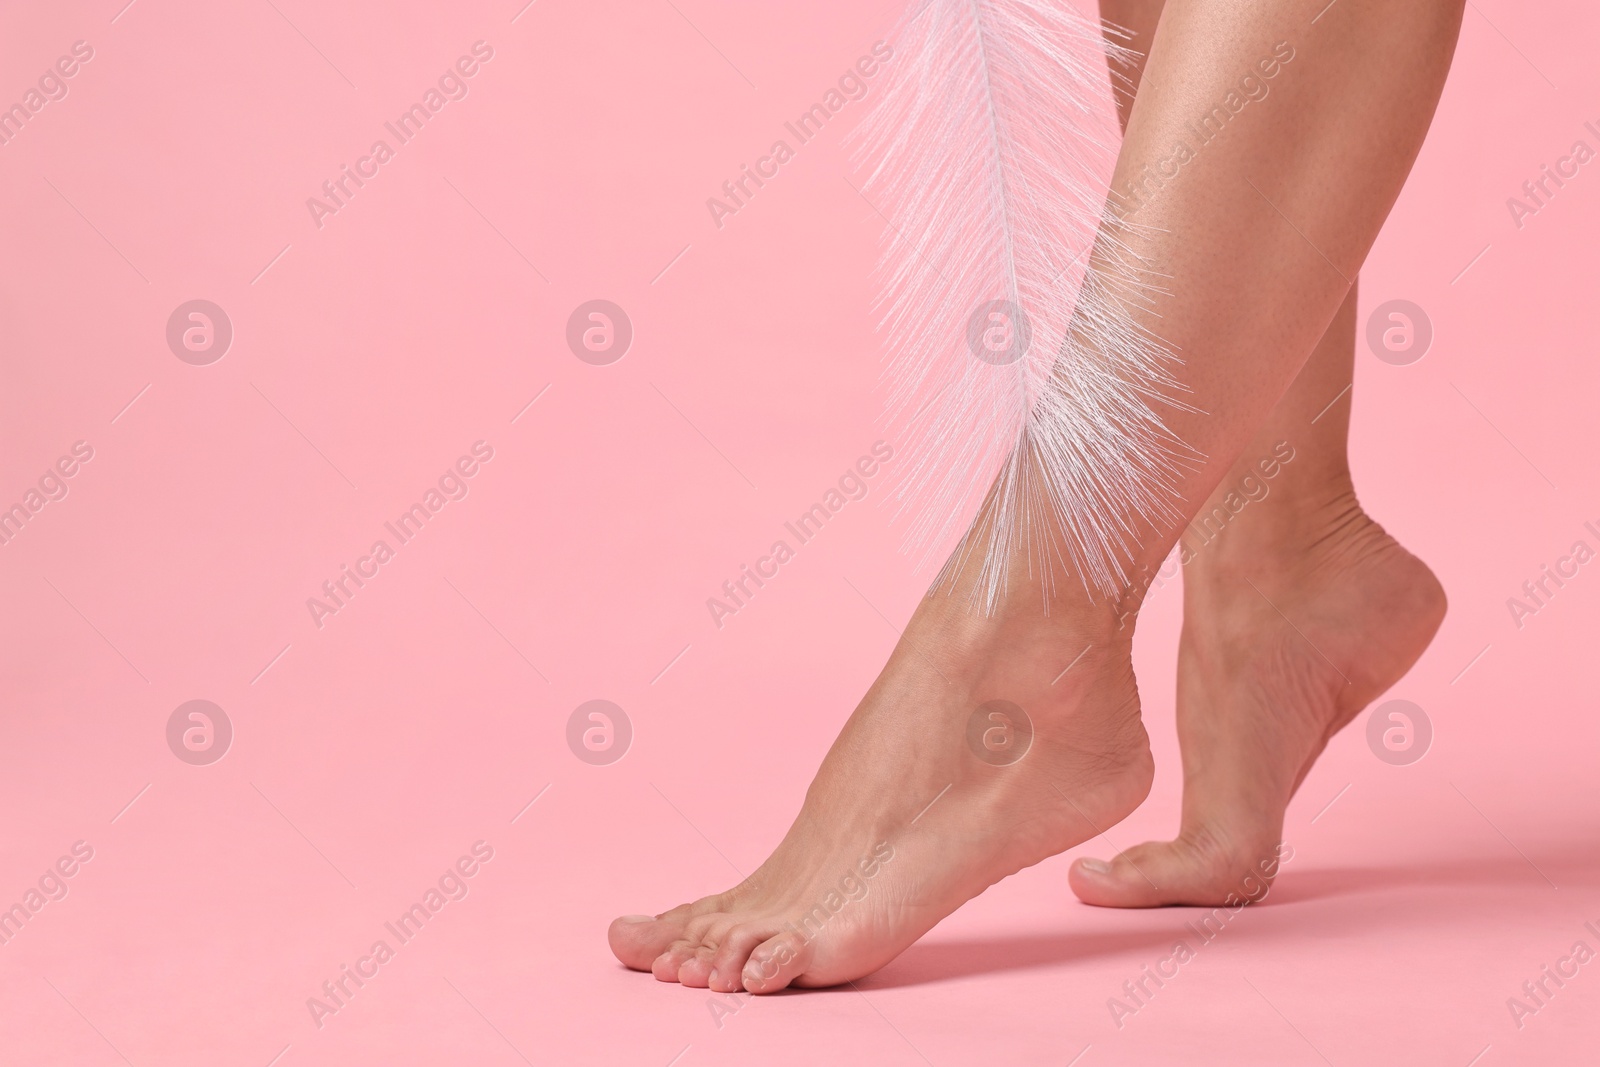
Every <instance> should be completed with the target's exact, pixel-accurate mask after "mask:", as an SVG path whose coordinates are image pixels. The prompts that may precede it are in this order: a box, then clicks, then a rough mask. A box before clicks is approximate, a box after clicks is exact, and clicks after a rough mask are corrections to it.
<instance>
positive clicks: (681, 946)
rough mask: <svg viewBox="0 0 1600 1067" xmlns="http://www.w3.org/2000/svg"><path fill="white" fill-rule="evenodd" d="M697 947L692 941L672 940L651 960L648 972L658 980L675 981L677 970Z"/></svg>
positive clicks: (692, 954) (681, 967) (687, 960)
mask: <svg viewBox="0 0 1600 1067" xmlns="http://www.w3.org/2000/svg"><path fill="white" fill-rule="evenodd" d="M699 947H700V946H699V945H697V944H696V943H695V942H693V941H682V940H680V941H674V942H673V943H672V944H670V945H668V946H667V948H666V951H664V952H662V953H661V955H659V956H657V957H656V958H655V960H654V961H652V962H651V964H650V973H652V974H654V975H655V976H656V981H658V982H676V981H677V980H678V972H679V971H680V970H682V969H683V965H684V964H685V963H687V962H689V960H690V959H692V958H693V957H694V954H695V951H696V950H697V949H698V948H699Z"/></svg>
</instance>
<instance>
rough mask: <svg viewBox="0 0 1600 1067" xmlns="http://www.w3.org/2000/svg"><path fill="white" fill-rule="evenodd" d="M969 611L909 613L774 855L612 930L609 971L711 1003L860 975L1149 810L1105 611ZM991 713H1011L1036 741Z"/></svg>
mask: <svg viewBox="0 0 1600 1067" xmlns="http://www.w3.org/2000/svg"><path fill="white" fill-rule="evenodd" d="M965 605H966V601H965V599H964V597H962V596H960V595H959V594H957V595H954V596H946V595H942V594H935V595H933V596H930V597H929V598H928V599H925V600H924V601H923V602H922V604H921V605H920V606H919V608H918V609H917V611H916V613H915V614H914V615H913V617H912V619H911V622H910V623H909V625H908V626H907V627H906V630H905V634H904V636H903V637H902V639H901V641H900V643H899V645H898V646H896V648H895V651H894V653H893V654H892V655H891V656H890V659H889V662H888V664H887V665H886V666H885V667H884V669H883V672H882V674H880V675H879V676H878V679H877V681H876V682H875V683H874V684H873V686H872V688H871V690H870V691H869V692H868V693H867V695H866V697H865V698H864V699H863V700H862V702H861V704H860V706H859V707H857V708H856V710H855V713H854V714H853V715H851V716H850V719H849V721H848V722H847V723H846V724H845V727H844V731H843V732H842V733H841V734H840V735H839V738H838V740H836V741H835V742H834V744H833V748H832V749H831V750H830V751H829V752H828V755H827V758H826V759H825V760H824V761H823V764H822V767H821V769H820V770H819V771H818V772H817V777H816V780H815V781H813V782H812V784H811V788H810V789H809V790H808V791H807V793H806V799H805V803H804V806H803V807H802V808H801V811H800V815H799V817H798V818H797V819H796V820H795V822H794V825H793V826H792V827H790V829H789V832H788V834H787V835H785V837H784V839H783V841H782V843H781V844H779V846H778V848H777V851H775V852H774V853H773V854H772V855H771V857H769V858H768V859H767V861H766V862H765V863H763V864H762V865H761V867H760V868H759V869H758V870H757V871H756V872H755V873H754V874H752V875H751V876H750V877H749V878H747V879H745V881H743V882H742V883H740V884H739V885H737V886H735V887H734V888H732V889H730V890H728V891H727V892H725V893H718V894H716V895H713V896H708V897H704V898H702V899H700V900H698V901H696V902H694V903H693V904H684V905H681V906H680V907H676V908H673V909H672V910H671V911H668V912H665V913H663V914H661V915H655V916H628V917H624V918H621V919H618V920H616V921H615V922H613V923H612V924H611V929H610V932H609V936H610V942H611V950H612V951H613V952H614V953H615V954H616V956H617V958H618V959H619V960H621V961H622V962H623V963H624V964H626V965H627V966H629V967H632V968H634V969H635V970H641V971H642V970H649V971H653V972H654V973H655V976H656V977H657V978H658V979H660V980H661V981H665V982H674V981H675V982H681V983H683V984H684V985H686V986H698V987H709V988H711V989H714V990H717V991H719V992H735V991H738V990H746V991H749V992H752V993H772V992H776V991H778V990H780V989H783V988H784V987H786V986H789V985H795V986H826V985H834V984H837V983H840V982H845V981H849V980H852V979H855V978H860V977H862V976H863V975H866V974H869V973H871V972H872V971H874V970H876V969H878V968H879V967H882V966H883V965H884V964H886V963H888V962H889V961H890V960H892V959H894V957H895V956H897V955H899V954H900V952H901V951H903V950H904V949H905V948H906V947H907V946H908V945H910V944H911V943H912V942H914V941H916V940H917V938H919V937H921V936H922V935H923V934H924V933H926V932H927V931H928V930H929V929H931V928H932V927H933V926H934V924H936V923H937V922H939V920H940V919H943V918H944V917H945V916H946V915H948V914H950V913H951V912H952V911H954V910H955V909H956V908H958V907H960V906H961V904H962V903H964V902H965V901H967V900H969V899H971V898H972V897H974V896H976V895H978V894H979V893H981V892H983V891H984V889H986V888H988V887H989V886H990V885H992V884H994V883H995V882H997V881H999V880H1000V879H1002V878H1004V877H1006V876H1007V875H1010V874H1013V873H1015V872H1017V871H1019V870H1021V869H1022V868H1024V867H1028V866H1031V865H1032V864H1035V863H1038V862H1039V861H1040V860H1043V859H1045V858H1047V857H1049V856H1052V855H1055V854H1056V853H1059V852H1062V851H1064V850H1066V849H1068V848H1071V847H1073V846H1074V845H1077V844H1080V843H1081V842H1083V841H1085V840H1087V839H1088V838H1089V837H1091V836H1093V835H1094V834H1095V833H1096V832H1097V831H1096V827H1101V828H1103V827H1106V826H1109V825H1111V824H1112V823H1115V822H1117V821H1119V820H1120V819H1122V818H1123V817H1125V816H1126V815H1127V814H1128V813H1129V812H1131V811H1132V810H1133V809H1134V808H1135V807H1137V806H1138V805H1139V803H1140V802H1141V801H1143V799H1144V797H1145V795H1146V793H1148V791H1149V789H1150V781H1151V777H1152V773H1153V764H1152V763H1151V759H1150V750H1149V743H1148V739H1147V737H1146V735H1145V731H1144V726H1143V724H1142V723H1141V722H1140V720H1139V701H1138V691H1137V689H1136V687H1135V685H1134V679H1133V672H1132V665H1131V660H1130V655H1129V652H1130V647H1129V643H1128V635H1127V634H1119V633H1118V631H1117V625H1116V615H1115V611H1114V610H1113V609H1112V608H1110V607H1107V606H1102V607H1100V608H1097V609H1091V608H1087V607H1083V608H1080V609H1078V610H1072V609H1070V608H1068V607H1064V606H1062V605H1059V604H1058V605H1052V607H1051V610H1050V613H1049V614H1048V615H1047V614H1046V613H1045V612H1044V610H1043V608H1044V603H1043V597H1042V595H1041V594H1040V593H1039V592H1038V591H1037V590H1017V591H1014V592H1013V593H1012V595H1011V596H1010V597H1008V598H1007V601H1006V605H1005V606H1004V607H1003V608H1002V610H1001V612H1000V613H999V614H998V615H995V616H992V617H982V616H980V615H978V614H976V613H973V612H970V611H968V610H967V608H966V606H965ZM1085 650H1087V651H1085ZM1080 653H1081V658H1079V657H1080ZM1074 659H1076V662H1075V663H1074V662H1073V661H1074ZM1069 665H1070V666H1071V669H1070V670H1066V671H1065V673H1064V674H1063V670H1064V669H1065V668H1067V667H1068V666H1069ZM995 701H1006V702H1009V703H1010V704H1011V705H1014V706H1016V707H1020V708H1021V709H1023V711H1024V712H1025V715H1026V719H1027V721H1029V722H1031V728H1032V737H1031V742H1029V741H1028V740H1027V736H1028V732H1027V727H1026V725H1025V724H1024V722H1023V719H1022V717H1021V716H1018V715H1017V714H1016V711H1015V708H1011V707H1006V706H1004V705H996V704H992V703H991V702H995ZM980 708H982V711H981V712H980ZM975 712H979V714H978V715H977V720H978V722H977V725H976V727H972V720H973V719H974V713H975ZM993 714H999V715H1001V716H1002V718H994V717H993ZM969 735H970V736H971V737H972V740H971V741H970V742H969ZM1024 749H1025V751H1024ZM1019 753H1021V756H1020V758H1015V757H1017V755H1018V754H1019ZM1012 759H1015V762H1007V761H1008V760H1012Z"/></svg>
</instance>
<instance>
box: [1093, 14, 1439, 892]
mask: <svg viewBox="0 0 1600 1067" xmlns="http://www.w3.org/2000/svg"><path fill="white" fill-rule="evenodd" d="M1164 3H1165V0H1102V3H1101V5H1100V11H1101V14H1102V16H1103V17H1104V18H1105V20H1106V21H1107V22H1109V23H1112V24H1114V25H1116V26H1119V27H1121V28H1122V29H1123V30H1125V31H1127V32H1129V33H1130V34H1131V39H1127V40H1124V39H1122V38H1118V40H1122V41H1123V43H1126V44H1128V45H1129V46H1130V47H1131V48H1133V49H1134V50H1135V51H1136V52H1137V53H1138V56H1139V59H1138V60H1137V61H1136V62H1135V63H1134V64H1133V65H1131V66H1122V67H1116V68H1114V70H1115V71H1116V72H1117V73H1118V74H1120V75H1121V78H1119V79H1117V80H1116V82H1115V84H1116V85H1117V87H1118V90H1119V91H1118V93H1117V105H1118V117H1119V118H1120V120H1121V121H1122V123H1123V126H1124V128H1126V125H1127V121H1128V118H1129V115H1130V113H1131V111H1132V108H1133V103H1134V100H1135V98H1136V97H1135V93H1136V91H1137V90H1138V87H1139V86H1140V84H1141V81H1142V76H1143V73H1144V70H1143V68H1144V56H1145V55H1146V54H1147V53H1148V51H1149V48H1150V43H1151V40H1152V38H1153V37H1154V35H1155V32H1156V27H1157V25H1158V23H1159V20H1160V17H1161V11H1162V8H1163V6H1164ZM1329 17H1331V11H1330V13H1329ZM1322 21H1323V20H1321V19H1319V20H1318V25H1320V24H1321V22H1322ZM1312 29H1313V30H1314V29H1315V27H1313V28H1312ZM1309 40H1310V41H1312V42H1313V46H1314V41H1315V38H1314V37H1313V38H1309ZM1302 47H1304V46H1302ZM1292 71H1293V62H1291V63H1290V64H1289V65H1288V66H1287V67H1286V68H1285V69H1284V70H1283V72H1282V73H1280V74H1279V75H1278V77H1284V76H1286V75H1288V74H1290V72H1292ZM1124 79H1126V80H1125V81H1124ZM1276 81H1277V78H1274V79H1271V80H1270V81H1268V83H1267V84H1268V86H1269V90H1270V88H1275V83H1276ZM1275 103H1276V101H1275V100H1274V98H1273V97H1272V95H1271V92H1270V91H1269V93H1268V95H1267V97H1266V98H1265V99H1264V100H1262V101H1259V102H1252V103H1251V104H1249V105H1247V106H1246V108H1245V112H1246V113H1247V114H1248V112H1249V110H1250V108H1253V107H1256V106H1258V105H1259V106H1264V107H1272V106H1273V105H1274V104H1275ZM1241 117H1242V116H1241ZM1352 277H1354V276H1353V275H1352ZM1356 329H1357V324H1356V286H1355V285H1351V287H1350V291H1349V293H1348V294H1347V295H1346V296H1345V299H1344V302H1343V303H1342V304H1341V305H1340V306H1339V310H1338V312H1337V313H1336V314H1335V316H1334V319H1333V322H1332V323H1331V324H1330V325H1329V326H1328V329H1327V331H1326V332H1324V334H1323V335H1322V339H1321V340H1320V341H1319V342H1318V343H1317V346H1316V348H1315V349H1314V350H1313V351H1312V353H1311V356H1310V358H1309V359H1308V360H1307V361H1306V363H1305V366H1304V367H1302V368H1301V370H1300V373H1299V375H1298V376H1297V377H1296V378H1295V380H1294V383H1293V384H1292V385H1291V386H1290V387H1289V391H1288V392H1287V393H1286V394H1285V395H1284V396H1283V398H1282V399H1281V400H1279V401H1278V403H1277V405H1276V406H1275V407H1274V408H1273V409H1272V412H1271V414H1270V415H1269V416H1268V418H1267V421H1266V423H1265V424H1264V425H1263V426H1262V427H1261V429H1260V430H1259V431H1257V433H1256V435H1255V439H1254V440H1253V441H1252V442H1251V443H1250V445H1249V446H1247V447H1246V448H1245V450H1244V452H1243V453H1242V454H1241V455H1240V457H1239V460H1238V462H1237V463H1236V464H1235V465H1234V468H1233V470H1232V471H1230V472H1229V474H1228V476H1227V477H1225V478H1224V479H1223V480H1222V483H1221V484H1220V485H1219V486H1218V487H1217V489H1216V490H1215V491H1214V493H1213V494H1212V497H1211V499H1210V500H1208V501H1207V502H1206V503H1205V505H1204V506H1202V507H1201V509H1200V513H1199V515H1200V517H1199V519H1198V520H1197V521H1196V522H1194V523H1192V524H1191V526H1190V527H1189V529H1188V530H1186V531H1185V534H1184V537H1183V539H1182V540H1183V542H1184V545H1185V546H1186V548H1187V550H1188V551H1187V552H1186V553H1185V556H1186V557H1187V559H1188V561H1187V562H1186V563H1185V564H1184V571H1183V573H1184V625H1183V634H1182V638H1181V640H1180V644H1179V651H1178V694H1177V695H1178V708H1177V710H1178V736H1179V741H1180V744H1181V747H1182V751H1183V769H1184V797H1183V816H1182V821H1181V823H1180V829H1179V834H1178V837H1177V838H1176V839H1175V840H1173V841H1171V842H1156V843H1148V844H1144V845H1140V846H1138V847H1136V848H1133V849H1130V850H1129V851H1128V852H1127V853H1125V854H1124V855H1122V856H1119V857H1116V858H1115V859H1114V860H1113V861H1112V862H1111V863H1110V864H1109V865H1108V864H1106V863H1105V862H1104V861H1100V860H1095V859H1081V860H1079V861H1078V862H1077V863H1075V864H1074V865H1073V867H1072V870H1071V872H1070V875H1069V878H1070V881H1071V884H1072V888H1073V891H1074V892H1075V893H1077V895H1078V896H1079V897H1080V898H1081V899H1083V900H1085V901H1087V902H1088V903H1091V904H1103V905H1109V906H1120V907H1147V906H1151V905H1157V904H1221V903H1224V901H1225V900H1226V898H1227V896H1228V894H1230V893H1233V894H1236V895H1239V896H1244V895H1245V893H1244V891H1243V890H1242V889H1241V886H1243V885H1245V884H1246V883H1245V879H1246V878H1247V877H1249V875H1250V874H1251V869H1252V866H1254V867H1255V868H1256V869H1258V870H1259V869H1261V864H1262V863H1263V862H1266V861H1267V860H1268V857H1270V856H1271V855H1272V854H1273V850H1274V846H1275V845H1276V844H1277V843H1278V841H1279V840H1280V838H1281V836H1282V832H1283V816H1284V812H1285V809H1287V807H1288V803H1289V799H1290V798H1291V797H1292V796H1293V794H1294V792H1295V790H1296V789H1298V788H1299V785H1300V782H1301V781H1302V780H1303V779H1304V778H1305V775H1306V773H1307V772H1308V771H1309V770H1310V769H1311V765H1312V763H1313V762H1314V761H1315V759H1316V757H1317V756H1318V755H1320V754H1321V752H1322V749H1323V748H1324V747H1325V746H1326V745H1327V743H1328V740H1329V739H1330V738H1331V737H1332V736H1333V734H1334V733H1335V732H1336V731H1338V730H1339V729H1340V728H1342V727H1343V726H1345V725H1346V724H1348V723H1349V722H1350V721H1351V720H1352V719H1353V718H1355V716H1356V715H1358V714H1359V713H1360V712H1361V710H1362V709H1363V708H1365V707H1366V706H1367V704H1369V703H1370V702H1371V701H1372V700H1374V699H1375V698H1376V697H1377V696H1378V695H1379V694H1381V693H1382V692H1383V691H1384V690H1386V689H1388V688H1389V686H1391V685H1393V684H1394V683H1395V682H1396V681H1398V680H1399V679H1400V677H1401V676H1402V675H1404V674H1405V673H1406V671H1408V670H1410V668H1411V666H1412V664H1413V663H1415V662H1416V660H1417V658H1418V657H1420V656H1421V655H1422V652H1423V651H1424V650H1425V649H1426V647H1427V645H1428V642H1429V641H1430V640H1431V639H1432V637H1433V635H1434V633H1435V631H1437V629H1438V627H1439V624H1440V622H1441V621H1442V620H1443V618H1444V612H1445V596H1444V590H1443V588H1442V587H1441V586H1440V585H1439V583H1438V580H1437V579H1436V578H1435V577H1434V576H1433V573H1432V571H1430V570H1429V569H1428V568H1427V566H1426V565H1424V564H1423V563H1422V561H1421V560H1419V559H1417V558H1416V557H1415V556H1413V555H1412V554H1411V553H1409V552H1407V551H1406V550H1405V549H1404V548H1402V547H1401V546H1400V545H1399V544H1398V543H1397V542H1396V541H1395V540H1394V539H1393V538H1392V537H1390V536H1389V535H1388V534H1387V533H1385V532H1384V530H1383V528H1382V527H1380V526H1379V525H1378V524H1377V523H1376V522H1375V521H1373V519H1372V518H1371V517H1370V516H1368V515H1367V513H1366V512H1365V511H1364V510H1363V509H1362V508H1361V505H1360V504H1359V503H1358V502H1357V500H1356V493H1355V485H1354V481H1353V479H1352V477H1351V474H1350V463H1349V453H1348V444H1349V431H1350V410H1351V403H1352V394H1353V390H1352V384H1353V375H1354V370H1355V345H1356ZM1284 444H1287V445H1288V449H1289V451H1290V452H1291V453H1292V455H1293V456H1294V458H1293V460H1291V461H1290V462H1288V463H1283V464H1279V465H1278V469H1277V473H1275V474H1274V475H1273V476H1272V477H1271V478H1267V477H1265V476H1264V474H1263V472H1262V468H1261V462H1262V460H1263V458H1266V459H1268V460H1273V459H1275V458H1276V456H1277V455H1278V454H1282V453H1283V451H1284V449H1283V445H1284ZM1269 469H1271V468H1270V467H1269ZM1247 479H1253V482H1252V481H1249V480H1247ZM1242 487H1247V488H1249V489H1252V490H1254V491H1255V492H1256V493H1259V492H1261V491H1262V488H1263V487H1264V489H1265V491H1266V493H1267V495H1266V496H1265V497H1262V498H1261V499H1259V500H1251V501H1250V502H1249V503H1248V504H1246V505H1245V506H1244V508H1243V510H1241V511H1239V512H1238V513H1237V514H1236V515H1232V516H1231V517H1229V518H1227V519H1226V521H1225V522H1218V521H1216V520H1215V519H1210V520H1209V521H1208V517H1211V516H1214V515H1217V514H1219V510H1218V509H1221V511H1220V514H1223V515H1228V514H1230V513H1229V509H1228V508H1227V507H1226V506H1225V497H1226V496H1227V494H1229V493H1234V494H1236V495H1235V504H1237V501H1238V499H1239V498H1241V497H1244V498H1245V499H1249V497H1248V496H1246V494H1245V492H1244V489H1243V488H1242ZM1280 610H1281V612H1282V614H1281V615H1280V614H1279V612H1280ZM1291 621H1292V623H1293V626H1298V627H1299V629H1300V632H1298V633H1297V632H1295V630H1294V628H1293V626H1291ZM1263 882H1270V879H1266V880H1258V881H1257V882H1251V883H1249V884H1250V885H1252V886H1254V885H1258V884H1262V883H1263ZM1260 892H1261V890H1259V889H1257V890H1256V891H1255V892H1254V893H1252V894H1251V895H1254V896H1256V897H1257V898H1258V899H1259V895H1260Z"/></svg>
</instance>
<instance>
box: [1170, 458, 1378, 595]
mask: <svg viewBox="0 0 1600 1067" xmlns="http://www.w3.org/2000/svg"><path fill="white" fill-rule="evenodd" d="M1233 504H1234V507H1237V508H1238V510H1234V507H1230V506H1228V503H1227V502H1219V501H1217V500H1215V499H1213V500H1212V501H1211V502H1210V503H1209V505H1208V506H1209V508H1210V510H1209V511H1208V512H1207V513H1205V514H1204V515H1201V516H1197V517H1196V520H1195V521H1194V522H1192V523H1191V524H1190V526H1189V528H1188V529H1187V530H1185V532H1184V536H1183V540H1182V546H1183V547H1182V548H1181V549H1180V551H1182V552H1184V554H1185V555H1186V557H1187V563H1186V565H1185V567H1184V570H1185V574H1186V575H1187V576H1191V577H1192V578H1194V579H1199V580H1200V581H1203V582H1214V581H1223V582H1232V581H1239V580H1241V579H1243V578H1245V577H1251V576H1257V575H1262V576H1271V575H1274V574H1283V573H1294V572H1296V571H1299V570H1302V569H1304V567H1305V566H1306V564H1307V563H1308V562H1309V561H1310V560H1311V559H1313V558H1315V557H1316V556H1318V555H1320V554H1321V553H1322V552H1323V551H1324V550H1325V549H1327V548H1328V547H1330V546H1333V545H1337V544H1338V543H1340V542H1341V540H1343V539H1345V538H1347V537H1350V536H1354V535H1356V534H1358V533H1359V532H1360V531H1361V530H1363V529H1364V528H1366V527H1367V526H1370V525H1371V520H1370V519H1368V518H1367V515H1366V512H1365V511H1364V510H1362V507H1361V504H1360V502H1359V501H1358V500H1357V499H1356V493H1355V486H1354V485H1353V484H1352V483H1351V481H1350V479H1349V477H1348V475H1346V476H1345V477H1343V478H1339V479H1330V480H1329V481H1327V482H1324V483H1321V484H1319V485H1317V486H1315V487H1302V488H1297V489H1296V490H1295V491H1279V492H1276V493H1272V494H1270V495H1268V496H1264V497H1262V498H1261V499H1260V500H1258V501H1246V502H1244V503H1243V505H1242V506H1241V505H1240V504H1239V503H1238V501H1234V502H1233Z"/></svg>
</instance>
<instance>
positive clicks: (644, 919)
mask: <svg viewBox="0 0 1600 1067" xmlns="http://www.w3.org/2000/svg"><path fill="white" fill-rule="evenodd" d="M622 921H623V922H625V923H653V922H655V921H656V917H655V916H654V915H624V916H623V917H622Z"/></svg>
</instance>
